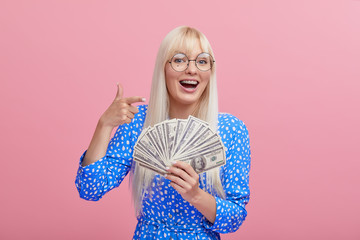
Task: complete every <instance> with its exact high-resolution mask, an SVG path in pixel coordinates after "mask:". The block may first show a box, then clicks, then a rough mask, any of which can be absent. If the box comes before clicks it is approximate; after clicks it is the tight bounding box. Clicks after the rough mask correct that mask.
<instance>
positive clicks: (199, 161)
mask: <svg viewBox="0 0 360 240" xmlns="http://www.w3.org/2000/svg"><path fill="white" fill-rule="evenodd" d="M181 161H183V162H186V163H188V164H190V165H191V166H192V168H193V169H194V170H195V172H196V173H202V172H205V171H208V170H211V169H213V168H216V167H219V166H222V165H224V164H225V163H226V156H225V152H224V149H223V148H219V149H213V150H212V151H210V152H208V153H206V154H199V155H193V156H192V157H187V158H183V159H181Z"/></svg>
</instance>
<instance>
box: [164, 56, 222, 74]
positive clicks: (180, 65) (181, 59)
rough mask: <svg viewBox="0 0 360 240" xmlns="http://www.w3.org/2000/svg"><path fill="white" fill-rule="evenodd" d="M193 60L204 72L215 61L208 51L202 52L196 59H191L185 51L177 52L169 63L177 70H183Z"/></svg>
mask: <svg viewBox="0 0 360 240" xmlns="http://www.w3.org/2000/svg"><path fill="white" fill-rule="evenodd" d="M191 61H194V62H195V66H196V67H197V68H198V69H199V70H200V71H203V72H206V71H209V70H210V69H211V68H212V67H213V65H214V62H215V61H214V60H213V58H212V56H211V55H210V54H208V53H200V54H199V55H197V57H196V58H195V60H189V58H188V57H187V56H186V55H185V54H184V53H177V54H175V55H174V56H173V57H172V58H171V59H170V61H169V63H170V65H171V67H172V69H174V70H175V71H177V72H183V71H185V70H186V69H187V68H188V67H189V63H190V62H191Z"/></svg>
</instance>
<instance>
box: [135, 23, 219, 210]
mask: <svg viewBox="0 0 360 240" xmlns="http://www.w3.org/2000/svg"><path fill="white" fill-rule="evenodd" d="M198 43H200V47H201V49H202V51H203V52H207V53H209V54H211V55H212V56H213V57H214V54H213V51H212V48H211V46H210V43H209V41H208V40H207V38H206V37H205V35H204V34H202V33H201V32H200V31H198V30H196V29H194V28H190V27H187V26H181V27H177V28H175V29H173V30H172V31H170V32H169V33H168V34H167V35H166V37H165V38H164V40H163V41H162V43H161V45H160V48H159V51H158V54H157V57H156V62H155V68H154V73H153V79H152V85H151V92H150V100H149V105H148V109H147V114H146V119H145V123H144V128H146V127H148V126H153V125H154V124H156V123H159V122H162V121H164V120H166V119H167V118H168V114H169V97H168V92H167V88H166V82H165V70H164V69H165V64H166V63H167V62H168V61H169V59H170V58H171V57H172V56H173V55H174V54H175V53H176V52H178V51H179V50H180V49H181V50H188V51H189V52H190V51H191V49H193V48H194V47H195V46H196V44H198ZM193 115H194V116H195V117H197V118H200V119H202V120H204V121H206V122H208V123H209V124H210V126H211V128H212V129H213V130H214V131H217V122H218V95H217V86H216V65H213V67H212V69H211V76H210V81H209V84H208V85H207V87H206V89H205V90H204V92H203V94H202V96H201V98H200V103H199V104H198V106H197V109H196V110H195V112H194V114H193ZM204 174H206V189H205V190H206V191H208V192H210V193H212V194H217V195H218V196H220V197H222V198H225V193H224V190H223V187H222V184H221V181H220V176H219V169H218V168H216V169H213V170H210V171H208V172H206V173H203V174H200V180H201V181H204V179H205V175H204ZM154 176H155V173H154V172H153V171H151V170H148V169H146V168H144V167H141V166H139V165H138V164H137V162H135V161H133V166H132V171H131V176H130V180H131V181H130V182H131V185H132V195H133V200H134V206H135V211H136V214H139V213H140V212H141V210H142V201H143V199H144V193H145V190H147V189H148V188H149V186H150V184H151V182H152V181H153V179H154Z"/></svg>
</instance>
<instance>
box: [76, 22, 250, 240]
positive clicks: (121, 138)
mask: <svg viewBox="0 0 360 240" xmlns="http://www.w3.org/2000/svg"><path fill="white" fill-rule="evenodd" d="M204 59H205V61H204ZM142 101H144V99H143V98H141V97H129V98H123V97H122V87H121V86H120V85H118V91H117V94H116V98H115V100H114V101H113V103H112V104H111V105H110V106H109V108H108V109H107V110H106V111H105V112H104V113H103V115H102V116H101V118H100V119H99V122H98V125H97V127H96V130H95V133H94V136H93V138H92V140H91V142H90V145H89V147H88V149H87V151H85V152H84V154H83V155H82V156H81V158H80V166H79V170H78V173H77V177H76V182H75V183H76V187H77V189H78V191H79V193H80V197H81V198H84V199H86V200H91V201H97V200H99V199H100V198H101V197H102V196H103V195H104V194H105V193H106V192H108V191H110V190H111V189H113V188H115V187H117V186H119V184H120V183H121V182H122V180H123V179H124V177H125V176H126V175H127V174H128V173H129V172H130V180H131V184H132V194H133V200H134V206H135V210H136V215H137V219H138V224H137V226H136V229H135V233H134V238H133V239H220V234H219V233H230V232H234V231H236V230H237V229H238V228H239V227H240V225H241V224H242V223H243V221H244V220H245V217H246V215H247V212H246V210H245V205H246V204H247V203H248V201H249V197H250V191H249V170H250V146H249V134H248V131H247V128H246V126H245V125H244V123H243V122H242V121H241V120H239V119H237V118H236V117H234V116H233V115H231V114H221V113H218V97H217V87H216V65H215V60H214V54H213V51H212V49H211V46H210V44H209V42H208V40H207V39H206V37H205V36H204V35H203V34H202V33H201V32H199V31H198V30H196V29H194V28H190V27H185V26H182V27H178V28H175V29H174V30H172V31H171V32H170V33H168V35H167V36H166V37H165V39H164V40H163V42H162V43H161V45H160V48H159V51H158V55H157V58H156V63H155V69H154V74H153V79H152V87H151V94H150V101H149V104H148V106H147V105H140V106H138V107H135V106H133V104H134V103H136V102H142ZM189 115H193V116H195V117H197V118H200V119H202V120H204V121H206V122H208V123H209V124H210V126H211V127H212V128H213V130H215V131H218V133H219V134H220V136H221V138H222V142H223V144H224V145H225V147H226V165H224V166H222V167H220V168H217V169H213V170H210V171H208V172H206V173H202V174H200V175H199V174H197V173H196V172H195V170H194V169H193V167H192V166H191V165H190V164H187V163H185V162H181V161H177V162H176V163H174V164H173V165H172V166H171V167H170V168H169V169H168V174H166V175H165V177H164V176H161V175H158V174H156V173H154V172H153V171H151V170H148V169H145V168H143V167H141V166H139V165H138V164H137V163H136V162H135V161H133V157H132V153H133V148H134V144H135V143H136V141H137V138H138V136H139V135H140V133H141V131H142V129H143V128H145V127H147V126H153V125H154V124H156V123H159V122H161V121H164V120H166V119H172V118H178V119H186V118H188V116H189ZM115 127H118V128H117V131H116V133H115V135H114V137H113V138H112V139H111V140H110V136H111V131H112V130H113V129H114V128H115Z"/></svg>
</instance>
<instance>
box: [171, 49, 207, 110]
mask: <svg viewBox="0 0 360 240" xmlns="http://www.w3.org/2000/svg"><path fill="white" fill-rule="evenodd" d="M177 52H178V53H180V52H181V53H185V54H186V56H187V57H188V58H189V60H195V58H196V57H197V56H198V55H199V54H200V53H202V52H203V50H202V49H201V47H200V43H199V42H197V44H196V45H195V46H194V47H193V48H192V50H191V51H185V50H184V49H179V51H177ZM210 76H211V70H209V71H206V72H203V71H200V70H199V69H198V68H197V67H196V66H195V62H194V61H190V62H189V67H188V68H187V69H186V70H185V71H183V72H177V71H175V70H174V69H173V68H172V67H171V64H170V63H166V65H165V79H166V87H167V91H168V94H169V100H170V108H172V107H176V108H180V109H181V108H195V107H196V106H197V105H198V103H199V101H200V99H201V96H202V95H203V93H204V91H205V89H206V87H207V86H208V85H209V81H210Z"/></svg>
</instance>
